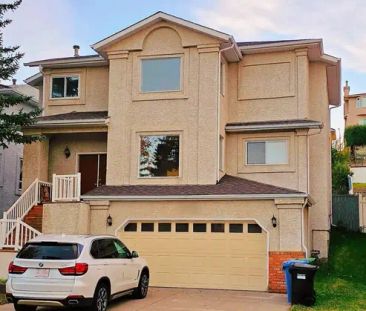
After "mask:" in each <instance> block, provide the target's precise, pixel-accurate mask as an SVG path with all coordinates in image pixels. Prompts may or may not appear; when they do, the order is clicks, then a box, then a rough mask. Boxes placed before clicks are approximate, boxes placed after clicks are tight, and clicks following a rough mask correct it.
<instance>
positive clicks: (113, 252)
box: [98, 239, 119, 259]
mask: <svg viewBox="0 0 366 311" xmlns="http://www.w3.org/2000/svg"><path fill="white" fill-rule="evenodd" d="M98 258H99V259H112V258H119V253H118V251H117V249H116V246H115V244H114V240H112V239H103V240H99V241H98Z"/></svg>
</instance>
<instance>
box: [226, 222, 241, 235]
mask: <svg viewBox="0 0 366 311" xmlns="http://www.w3.org/2000/svg"><path fill="white" fill-rule="evenodd" d="M229 231H230V233H243V224H230V225H229Z"/></svg>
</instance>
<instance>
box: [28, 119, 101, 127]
mask: <svg viewBox="0 0 366 311" xmlns="http://www.w3.org/2000/svg"><path fill="white" fill-rule="evenodd" d="M107 125H108V119H90V120H83V119H79V120H54V121H38V122H37V123H35V124H33V125H30V126H28V127H26V128H57V127H74V126H81V127H83V126H96V127H105V126H107Z"/></svg>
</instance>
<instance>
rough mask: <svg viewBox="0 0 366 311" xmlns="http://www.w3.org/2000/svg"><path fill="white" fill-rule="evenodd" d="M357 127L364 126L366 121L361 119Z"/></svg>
mask: <svg viewBox="0 0 366 311" xmlns="http://www.w3.org/2000/svg"><path fill="white" fill-rule="evenodd" d="M358 124H359V125H366V119H361V120H359V121H358Z"/></svg>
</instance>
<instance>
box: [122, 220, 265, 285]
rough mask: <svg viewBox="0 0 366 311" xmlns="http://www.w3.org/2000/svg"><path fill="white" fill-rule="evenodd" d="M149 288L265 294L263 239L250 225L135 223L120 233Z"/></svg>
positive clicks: (222, 223) (237, 223) (258, 231)
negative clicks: (144, 269) (146, 274)
mask: <svg viewBox="0 0 366 311" xmlns="http://www.w3.org/2000/svg"><path fill="white" fill-rule="evenodd" d="M119 235H120V238H121V239H122V241H123V242H124V243H125V244H126V245H127V246H128V247H129V248H130V249H131V250H136V251H138V253H139V254H140V255H141V256H143V257H145V258H146V260H147V262H148V264H149V267H150V271H151V283H150V284H151V285H152V286H162V287H185V288H216V289H240V290H260V291H265V290H267V236H266V233H265V231H264V230H262V229H261V227H260V226H258V225H257V224H256V223H254V222H204V221H202V222H200V221H197V222H184V221H182V222H168V221H161V222H157V221H134V222H130V223H128V224H127V225H126V226H124V228H122V229H121V232H120V233H119Z"/></svg>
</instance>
